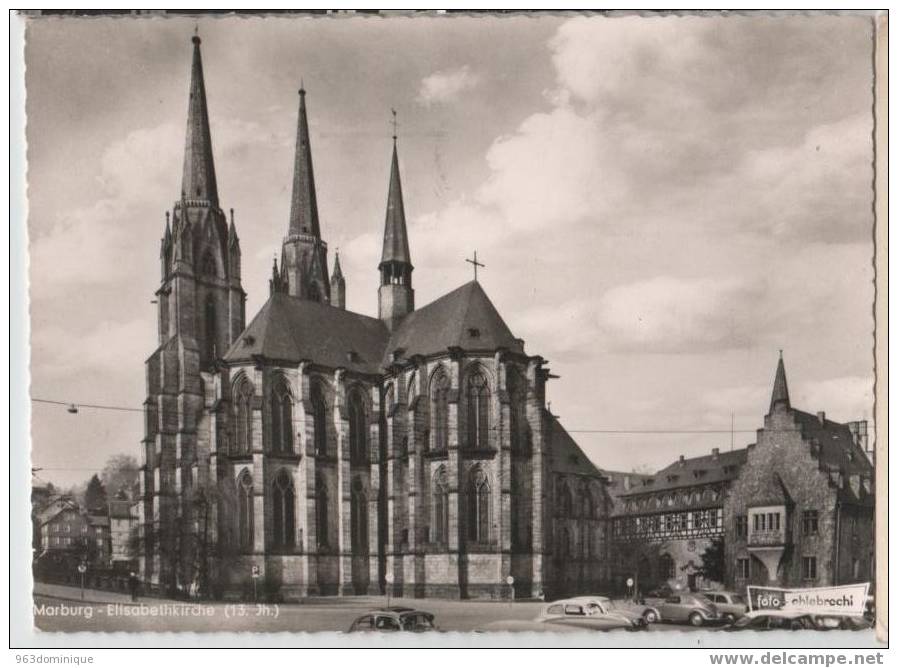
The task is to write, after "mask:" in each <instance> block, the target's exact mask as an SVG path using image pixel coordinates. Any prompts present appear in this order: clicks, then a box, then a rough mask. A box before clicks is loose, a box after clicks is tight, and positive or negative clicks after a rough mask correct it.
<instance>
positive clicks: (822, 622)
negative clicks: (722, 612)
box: [723, 610, 871, 631]
mask: <svg viewBox="0 0 898 668" xmlns="http://www.w3.org/2000/svg"><path fill="white" fill-rule="evenodd" d="M870 626H871V624H870V621H869V620H867V619H865V618H864V617H850V616H846V615H817V614H813V613H809V612H799V611H787V610H755V611H754V612H749V613H748V614H746V615H745V616H744V617H742V618H741V619H739V620H738V621H737V622H735V623H734V624H730V625H728V626H725V627H724V628H723V630H724V631H834V630H843V631H860V630H863V629H868V628H870Z"/></svg>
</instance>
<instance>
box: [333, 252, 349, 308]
mask: <svg viewBox="0 0 898 668" xmlns="http://www.w3.org/2000/svg"><path fill="white" fill-rule="evenodd" d="M331 306H336V307H337V308H343V309H345V308H346V279H345V278H343V269H341V268H340V253H339V251H338V252H336V253H334V271H333V273H332V274H331Z"/></svg>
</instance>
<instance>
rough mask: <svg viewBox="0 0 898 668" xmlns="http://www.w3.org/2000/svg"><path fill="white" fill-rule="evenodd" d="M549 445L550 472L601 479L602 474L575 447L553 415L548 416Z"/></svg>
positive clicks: (581, 451)
mask: <svg viewBox="0 0 898 668" xmlns="http://www.w3.org/2000/svg"><path fill="white" fill-rule="evenodd" d="M548 425H549V444H550V448H551V452H552V462H551V466H552V471H553V472H554V473H571V474H574V475H585V476H594V477H602V472H601V471H600V470H599V469H598V467H597V466H596V465H595V464H593V463H592V461H591V460H590V459H589V457H587V456H586V453H584V452H583V450H582V449H581V448H580V446H579V445H577V442H576V441H575V440H574V439H573V438H572V437H571V435H570V434H569V433H568V432H567V430H566V429H565V428H564V427H562V426H561V423H560V422H559V421H558V418H556V417H555V416H554V415H548Z"/></svg>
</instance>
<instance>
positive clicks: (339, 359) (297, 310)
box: [225, 292, 389, 374]
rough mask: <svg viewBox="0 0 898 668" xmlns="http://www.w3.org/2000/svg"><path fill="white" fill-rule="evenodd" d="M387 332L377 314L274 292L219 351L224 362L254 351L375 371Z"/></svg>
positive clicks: (282, 358) (252, 354) (283, 357)
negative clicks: (226, 347) (223, 354)
mask: <svg viewBox="0 0 898 668" xmlns="http://www.w3.org/2000/svg"><path fill="white" fill-rule="evenodd" d="M388 336H389V332H388V331H387V328H386V326H385V325H384V324H383V323H382V322H381V321H380V320H378V319H377V318H370V317H368V316H365V315H361V314H358V313H353V312H352V311H346V310H343V309H340V308H336V307H335V306H331V305H329V304H322V303H319V302H316V301H311V300H308V299H300V298H297V297H292V296H290V295H287V294H284V293H280V292H276V293H274V294H272V295H271V296H270V297H269V298H268V301H267V302H265V304H264V305H263V306H262V308H261V310H260V311H259V313H258V314H256V317H255V318H253V321H252V322H251V323H250V324H249V326H248V327H247V328H246V329H245V330H244V332H243V333H242V334H241V335H240V336H239V337H238V338H237V340H236V341H235V342H234V344H233V345H232V346H231V349H230V350H228V352H227V353H226V354H225V360H227V361H229V362H236V361H245V360H250V359H252V358H253V357H254V356H256V355H262V356H264V357H267V358H269V359H276V360H285V361H289V362H299V361H300V360H309V361H312V362H315V363H317V364H322V365H325V366H330V367H334V368H337V367H343V368H346V369H348V370H350V371H357V372H360V373H371V374H375V373H379V372H380V362H381V359H382V356H383V350H384V347H385V346H386V342H387V338H388Z"/></svg>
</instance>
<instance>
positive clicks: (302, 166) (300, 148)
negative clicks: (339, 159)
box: [287, 84, 321, 237]
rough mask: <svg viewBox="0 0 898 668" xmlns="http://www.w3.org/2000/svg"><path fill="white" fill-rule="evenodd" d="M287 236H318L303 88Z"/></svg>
mask: <svg viewBox="0 0 898 668" xmlns="http://www.w3.org/2000/svg"><path fill="white" fill-rule="evenodd" d="M300 85H301V84H300ZM287 234H288V236H293V235H294V234H311V235H312V236H315V237H320V236H321V230H320V229H319V227H318V201H317V198H316V196H315V175H314V173H313V171H312V147H311V144H310V143H309V121H308V118H307V117H306V91H305V88H303V87H301V88H300V89H299V120H298V123H297V128H296V156H295V158H294V161H293V198H292V200H291V202H290V228H289V231H288V233H287Z"/></svg>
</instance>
